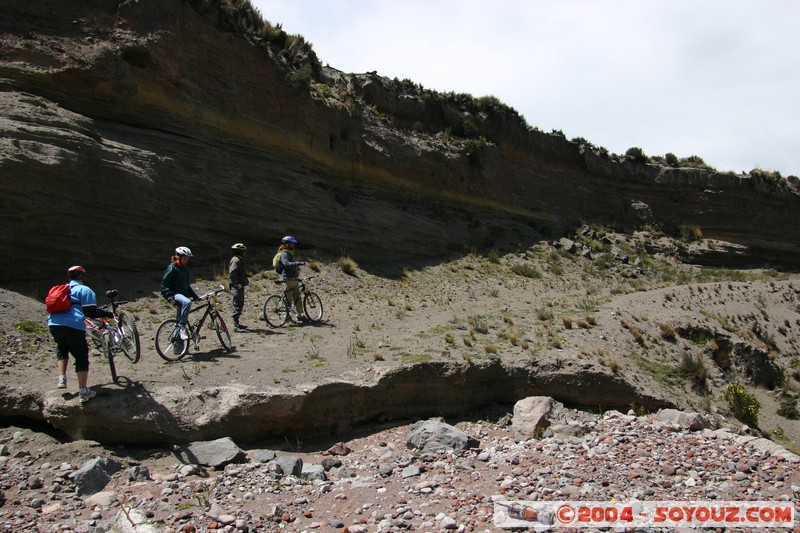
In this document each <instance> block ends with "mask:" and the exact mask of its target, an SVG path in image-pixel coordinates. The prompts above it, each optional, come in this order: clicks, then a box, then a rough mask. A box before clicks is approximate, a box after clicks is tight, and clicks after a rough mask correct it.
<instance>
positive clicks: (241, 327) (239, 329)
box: [233, 324, 247, 333]
mask: <svg viewBox="0 0 800 533" xmlns="http://www.w3.org/2000/svg"><path fill="white" fill-rule="evenodd" d="M233 331H236V332H238V333H242V332H245V331H247V326H245V325H244V324H234V325H233Z"/></svg>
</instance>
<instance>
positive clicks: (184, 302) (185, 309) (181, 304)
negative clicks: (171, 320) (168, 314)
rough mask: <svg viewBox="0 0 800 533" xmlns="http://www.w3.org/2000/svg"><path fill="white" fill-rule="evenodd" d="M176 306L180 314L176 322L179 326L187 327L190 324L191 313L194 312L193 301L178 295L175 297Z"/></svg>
mask: <svg viewBox="0 0 800 533" xmlns="http://www.w3.org/2000/svg"><path fill="white" fill-rule="evenodd" d="M174 298H175V304H176V306H177V307H178V314H177V316H176V317H175V320H177V321H178V324H180V325H181V326H185V325H186V324H187V323H188V322H189V311H191V310H192V300H191V299H190V298H187V297H186V296H184V295H183V294H176V295H175V296H174Z"/></svg>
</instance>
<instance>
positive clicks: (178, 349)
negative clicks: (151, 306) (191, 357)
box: [154, 319, 190, 361]
mask: <svg viewBox="0 0 800 533" xmlns="http://www.w3.org/2000/svg"><path fill="white" fill-rule="evenodd" d="M179 333H180V332H179V331H178V321H177V320H173V319H170V320H165V321H164V322H162V323H161V325H160V326H158V329H157V330H156V336H155V339H154V340H155V343H156V351H157V352H158V355H160V356H161V358H162V359H164V360H166V361H178V360H179V359H181V358H182V357H183V356H184V355H186V352H188V351H189V342H190V341H189V340H188V339H186V340H183V339H181V337H180V334H179Z"/></svg>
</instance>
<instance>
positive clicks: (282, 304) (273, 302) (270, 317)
mask: <svg viewBox="0 0 800 533" xmlns="http://www.w3.org/2000/svg"><path fill="white" fill-rule="evenodd" d="M264 320H266V321H267V324H269V325H270V326H272V327H273V328H279V327H281V326H282V325H284V324H286V321H287V320H289V308H288V307H287V306H286V300H285V299H284V298H283V296H278V295H277V294H273V295H272V296H270V297H269V298H267V301H266V302H264Z"/></svg>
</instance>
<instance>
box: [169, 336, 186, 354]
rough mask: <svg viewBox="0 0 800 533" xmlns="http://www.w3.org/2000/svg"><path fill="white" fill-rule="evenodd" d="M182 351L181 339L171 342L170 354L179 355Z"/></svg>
mask: <svg viewBox="0 0 800 533" xmlns="http://www.w3.org/2000/svg"><path fill="white" fill-rule="evenodd" d="M182 351H183V339H175V340H174V341H172V353H174V354H175V355H180V354H181V352H182Z"/></svg>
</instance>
